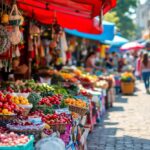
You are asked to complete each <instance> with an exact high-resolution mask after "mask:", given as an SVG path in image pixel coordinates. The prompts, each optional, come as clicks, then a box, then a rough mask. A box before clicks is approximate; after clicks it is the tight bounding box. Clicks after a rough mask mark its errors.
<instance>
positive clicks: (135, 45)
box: [120, 41, 144, 50]
mask: <svg viewBox="0 0 150 150" xmlns="http://www.w3.org/2000/svg"><path fill="white" fill-rule="evenodd" d="M143 48H144V45H142V44H140V43H138V42H137V41H133V42H129V43H126V44H124V45H122V46H121V48H120V50H140V49H143Z"/></svg>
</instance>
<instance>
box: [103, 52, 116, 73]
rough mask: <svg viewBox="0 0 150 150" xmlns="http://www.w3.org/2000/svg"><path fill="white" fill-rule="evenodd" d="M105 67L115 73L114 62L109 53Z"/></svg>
mask: <svg viewBox="0 0 150 150" xmlns="http://www.w3.org/2000/svg"><path fill="white" fill-rule="evenodd" d="M105 65H106V68H107V70H108V71H113V67H114V62H113V59H112V58H111V57H110V54H109V53H106V57H105Z"/></svg>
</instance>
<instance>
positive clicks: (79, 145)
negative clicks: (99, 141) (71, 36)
mask: <svg viewBox="0 0 150 150" xmlns="http://www.w3.org/2000/svg"><path fill="white" fill-rule="evenodd" d="M67 2H68V3H66V1H63V0H62V2H61V3H60V2H59V0H56V1H53V0H48V1H34V0H27V1H24V2H22V1H21V0H5V2H4V1H3V0H2V1H0V4H1V5H0V13H1V18H0V19H1V20H0V150H9V149H11V150H41V149H42V150H43V149H44V150H47V147H48V148H49V147H53V146H54V147H53V149H55V147H56V149H59V150H64V149H66V150H75V149H77V150H83V149H84V150H86V149H87V147H86V145H87V144H86V140H87V136H88V134H89V133H90V132H92V130H93V128H94V125H95V124H97V123H98V122H100V121H101V119H102V116H103V115H104V114H105V111H106V109H107V108H109V107H110V106H112V104H113V101H114V97H112V95H113V96H115V93H114V92H113V89H114V77H113V76H112V75H107V76H106V75H105V76H103V75H101V76H96V75H93V74H90V73H88V72H86V71H85V69H84V68H81V69H78V68H76V67H74V68H72V67H63V66H64V64H65V60H64V56H65V55H64V53H65V51H66V50H67V46H66V45H67V44H66V43H67V41H66V37H65V33H64V31H63V28H69V29H78V30H79V31H81V32H87V33H92V34H99V33H101V32H102V28H101V26H94V25H93V20H94V17H96V16H100V17H99V18H100V20H99V22H96V23H94V24H97V25H101V19H102V18H101V15H100V14H103V13H104V14H105V13H106V12H107V11H108V10H110V9H111V8H113V7H114V6H115V5H116V1H114V0H107V2H105V1H102V2H99V1H98V0H93V1H92V2H90V1H88V2H86V1H84V2H82V3H80V2H78V1H76V2H75V1H74V2H73V1H71V0H67ZM56 4H57V5H56ZM108 4H109V5H108ZM72 6H73V7H72ZM68 8H69V9H68ZM53 9H54V10H53ZM75 9H76V11H74V10H75ZM52 10H53V11H52ZM8 12H10V13H9V14H8ZM102 12H103V13H102ZM64 20H67V22H66V21H64ZM72 22H75V23H72ZM83 22H85V23H86V27H85V26H84V27H83Z"/></svg>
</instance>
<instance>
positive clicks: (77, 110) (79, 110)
mask: <svg viewBox="0 0 150 150" xmlns="http://www.w3.org/2000/svg"><path fill="white" fill-rule="evenodd" d="M69 110H70V111H73V112H75V113H78V114H79V115H81V116H84V115H85V114H86V112H87V111H88V108H82V107H77V106H74V105H69Z"/></svg>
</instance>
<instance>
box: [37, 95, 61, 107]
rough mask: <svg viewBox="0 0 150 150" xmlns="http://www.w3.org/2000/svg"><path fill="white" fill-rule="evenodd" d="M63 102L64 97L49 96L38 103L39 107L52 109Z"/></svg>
mask: <svg viewBox="0 0 150 150" xmlns="http://www.w3.org/2000/svg"><path fill="white" fill-rule="evenodd" d="M61 100H62V95H60V94H57V95H53V96H47V97H44V98H42V99H41V100H40V101H39V102H38V104H39V105H47V106H50V107H52V105H60V104H61Z"/></svg>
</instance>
